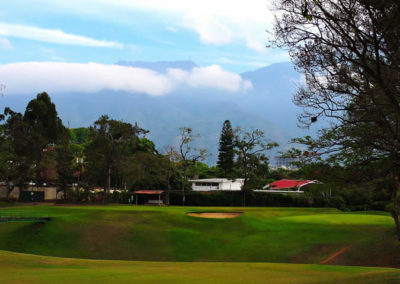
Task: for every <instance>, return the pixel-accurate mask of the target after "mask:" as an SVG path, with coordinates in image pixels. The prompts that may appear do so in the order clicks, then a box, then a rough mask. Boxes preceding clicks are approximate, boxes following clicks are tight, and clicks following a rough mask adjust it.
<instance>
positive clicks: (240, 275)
mask: <svg viewBox="0 0 400 284" xmlns="http://www.w3.org/2000/svg"><path fill="white" fill-rule="evenodd" d="M399 282H400V270H398V269H390V268H365V267H354V266H353V267H345V266H323V265H311V264H309V265H305V264H274V263H226V262H218V263H215V262H202V263H199V262H180V263H179V262H147V261H143V262H142V261H102V260H83V259H68V258H55V257H45V256H34V255H27V254H19V253H11V252H5V251H0V283H4V284H8V283H29V284H36V283H291V284H293V283H349V284H350V283H351V284H355V283H399Z"/></svg>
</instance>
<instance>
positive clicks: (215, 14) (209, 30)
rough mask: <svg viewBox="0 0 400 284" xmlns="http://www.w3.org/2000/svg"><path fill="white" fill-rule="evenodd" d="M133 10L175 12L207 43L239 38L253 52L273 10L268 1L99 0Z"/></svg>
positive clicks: (260, 48) (262, 47) (260, 46)
mask: <svg viewBox="0 0 400 284" xmlns="http://www.w3.org/2000/svg"><path fill="white" fill-rule="evenodd" d="M101 2H103V3H109V4H112V5H120V6H122V7H126V8H130V9H133V10H144V11H149V12H155V11H156V12H160V13H169V14H172V15H177V16H178V17H179V18H180V21H181V25H183V26H185V27H187V28H190V29H193V30H195V31H196V32H197V33H198V34H199V36H200V39H201V40H202V41H203V42H205V43H208V44H215V45H222V44H228V43H231V42H233V41H234V40H242V41H244V42H245V43H246V46H247V47H248V48H250V49H253V50H256V51H264V50H265V44H264V42H265V38H266V33H265V29H266V28H267V27H268V26H269V25H271V23H272V20H273V12H272V11H271V10H270V7H271V2H272V1H268V0H252V1H251V2H250V3H249V2H248V1H232V0H218V1H215V0H202V1H181V0H169V1H165V0H101Z"/></svg>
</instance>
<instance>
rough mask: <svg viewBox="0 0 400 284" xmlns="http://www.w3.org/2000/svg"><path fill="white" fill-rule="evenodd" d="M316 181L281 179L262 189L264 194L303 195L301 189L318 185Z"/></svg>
mask: <svg viewBox="0 0 400 284" xmlns="http://www.w3.org/2000/svg"><path fill="white" fill-rule="evenodd" d="M320 183H321V182H319V181H317V180H294V179H281V180H278V181H275V182H272V183H270V184H267V185H266V186H264V187H263V191H264V192H297V193H303V192H304V191H302V190H301V189H302V188H303V187H304V186H308V185H311V184H320Z"/></svg>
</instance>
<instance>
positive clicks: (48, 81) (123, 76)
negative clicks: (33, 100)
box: [0, 62, 251, 96]
mask: <svg viewBox="0 0 400 284" xmlns="http://www.w3.org/2000/svg"><path fill="white" fill-rule="evenodd" d="M0 78H1V80H2V82H3V83H4V84H5V85H6V86H7V92H8V93H10V94H32V93H37V92H42V91H46V92H49V93H66V92H85V93H92V92H98V91H101V90H105V89H108V90H117V91H126V92H131V93H145V94H148V95H151V96H160V95H165V94H168V93H170V92H172V91H173V90H174V89H175V88H178V87H181V86H188V87H191V88H199V87H201V88H214V89H219V90H224V91H228V92H239V91H243V90H246V89H248V88H249V87H251V83H250V82H249V81H245V80H243V79H242V78H241V77H240V76H239V75H237V74H235V73H231V72H228V71H225V70H223V69H222V68H221V67H219V66H217V65H212V66H208V67H196V68H193V70H192V71H191V72H188V71H184V70H181V69H169V70H168V71H167V73H165V74H163V73H157V72H155V71H152V70H149V69H144V68H132V67H126V66H119V65H105V64H99V63H87V64H82V63H64V62H25V63H13V64H4V65H0Z"/></svg>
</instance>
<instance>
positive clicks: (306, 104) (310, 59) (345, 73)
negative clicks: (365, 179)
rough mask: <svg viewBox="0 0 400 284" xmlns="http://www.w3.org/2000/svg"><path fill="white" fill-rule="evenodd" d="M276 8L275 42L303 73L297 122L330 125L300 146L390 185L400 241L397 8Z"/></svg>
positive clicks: (302, 2) (287, 3)
mask: <svg viewBox="0 0 400 284" xmlns="http://www.w3.org/2000/svg"><path fill="white" fill-rule="evenodd" d="M277 10H278V11H279V14H278V15H279V16H278V17H277V19H276V23H275V37H276V40H275V41H274V42H273V43H274V44H275V45H277V46H284V47H286V48H288V49H289V53H290V55H291V57H292V60H293V62H294V64H295V66H296V68H297V69H298V70H299V71H301V72H302V73H303V74H304V75H305V83H306V84H305V86H303V87H301V88H299V90H298V91H297V93H296V94H295V97H294V101H295V103H296V104H297V105H299V106H301V107H302V108H303V109H304V112H303V115H302V116H301V117H300V121H301V122H302V123H303V124H304V125H305V126H310V124H311V123H314V122H316V121H318V118H319V117H324V116H325V117H328V119H329V120H330V122H331V127H330V128H328V129H326V130H324V131H323V132H322V133H321V135H320V136H319V137H318V138H317V139H308V140H307V141H304V142H305V143H306V144H307V145H309V147H310V149H311V151H313V152H318V153H319V154H330V155H333V158H334V159H336V160H337V161H341V163H343V164H346V165H348V166H351V167H359V168H360V169H363V168H365V169H368V168H371V167H373V168H375V169H376V171H377V173H378V175H380V176H381V177H386V178H388V179H390V180H391V182H390V184H391V190H392V193H393V194H392V196H393V218H394V221H395V225H396V231H397V236H398V238H399V239H400V223H399V220H398V216H399V209H398V204H397V193H398V191H399V189H400V183H399V176H400V154H399V153H400V50H399V46H400V2H399V1H398V0H387V1H378V0H340V1H339V0H322V1H314V0H282V1H278V2H277ZM372 165H373V166H372ZM371 177H375V175H373V176H371Z"/></svg>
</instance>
